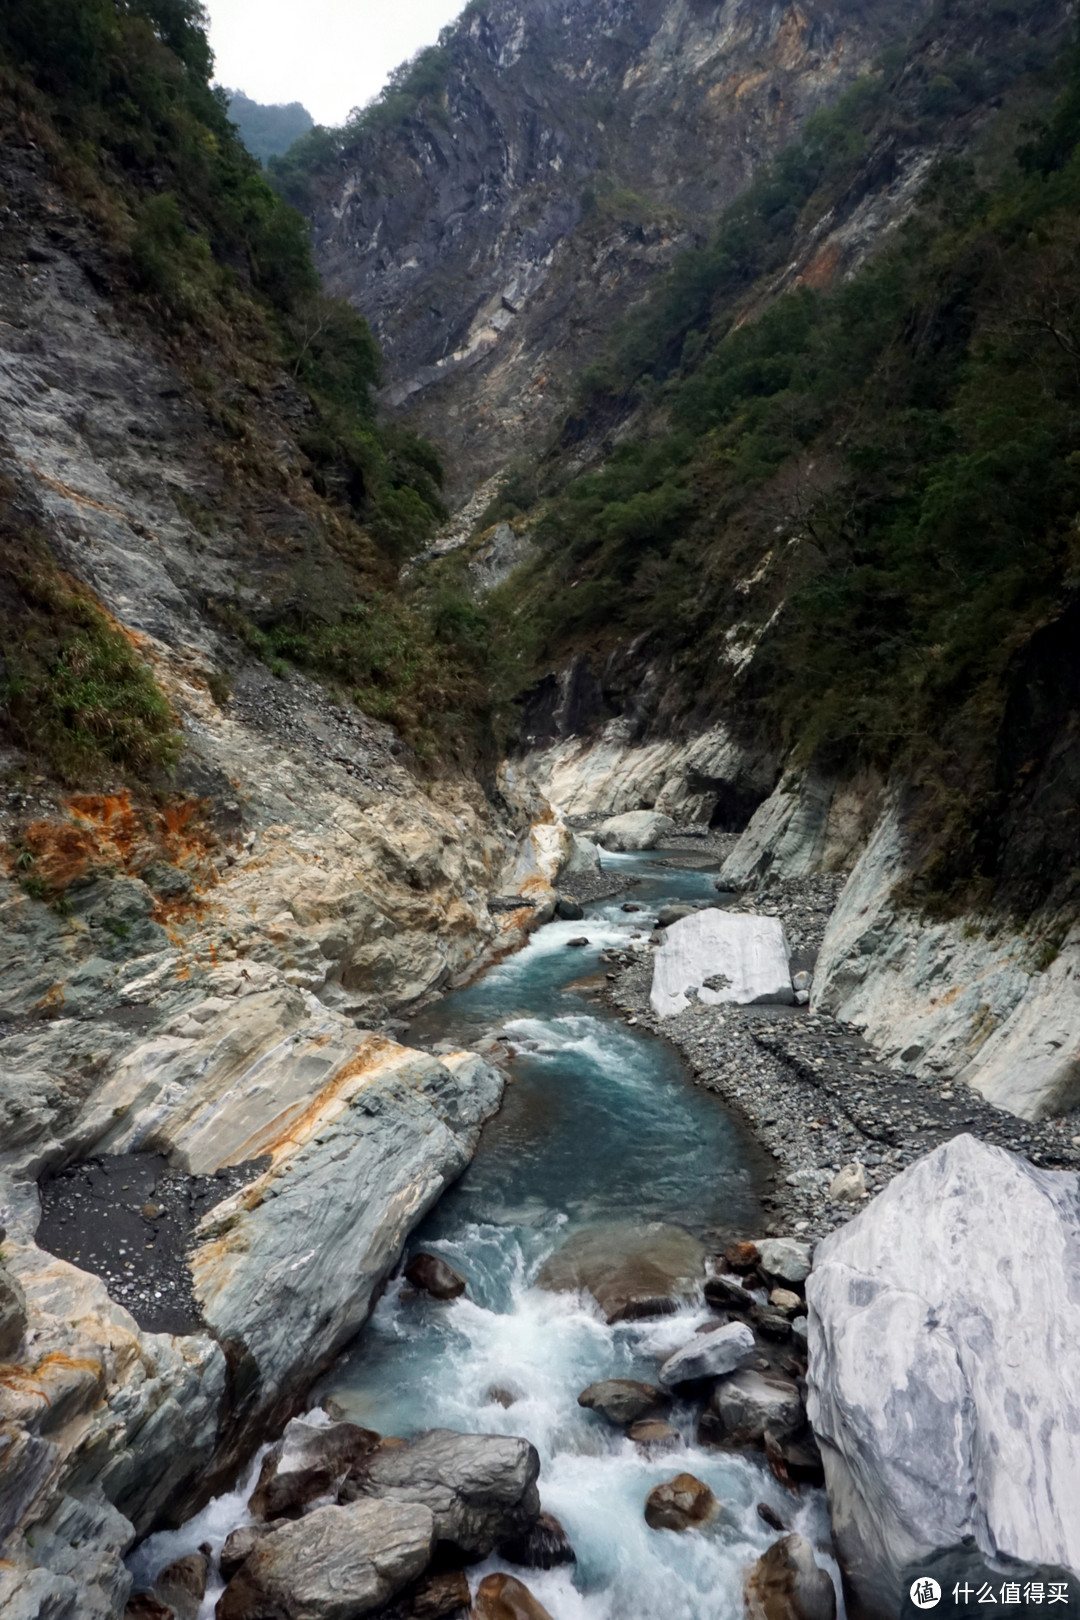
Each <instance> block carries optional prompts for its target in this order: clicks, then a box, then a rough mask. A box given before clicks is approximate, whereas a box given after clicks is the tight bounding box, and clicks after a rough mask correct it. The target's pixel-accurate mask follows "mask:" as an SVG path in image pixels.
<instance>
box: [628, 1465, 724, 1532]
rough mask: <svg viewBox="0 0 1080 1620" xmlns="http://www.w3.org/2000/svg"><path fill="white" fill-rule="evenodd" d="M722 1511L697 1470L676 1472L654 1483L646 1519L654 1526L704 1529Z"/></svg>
mask: <svg viewBox="0 0 1080 1620" xmlns="http://www.w3.org/2000/svg"><path fill="white" fill-rule="evenodd" d="M719 1512H720V1504H719V1502H718V1501H717V1500H716V1497H715V1496H714V1495H713V1493H712V1491H711V1490H710V1489H709V1487H708V1486H707V1485H705V1484H703V1482H702V1481H701V1480H700V1479H695V1478H694V1476H693V1474H676V1476H675V1478H674V1479H669V1480H667V1481H666V1482H665V1483H664V1484H663V1485H657V1486H654V1488H653V1489H652V1490H651V1491H650V1492H649V1494H648V1496H647V1497H646V1498H645V1523H646V1524H647V1525H648V1526H649V1529H650V1530H677V1531H683V1530H700V1529H701V1527H702V1525H706V1524H709V1523H710V1522H711V1521H712V1520H713V1519H715V1518H716V1516H717V1514H718V1513H719Z"/></svg>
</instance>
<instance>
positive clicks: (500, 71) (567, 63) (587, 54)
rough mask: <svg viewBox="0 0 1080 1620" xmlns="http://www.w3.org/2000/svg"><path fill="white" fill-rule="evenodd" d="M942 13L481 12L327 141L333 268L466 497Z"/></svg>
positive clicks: (755, 1) (732, 8)
mask: <svg viewBox="0 0 1080 1620" xmlns="http://www.w3.org/2000/svg"><path fill="white" fill-rule="evenodd" d="M929 3H930V0H904V3H903V4H900V5H898V4H895V3H893V4H884V3H879V0H857V3H846V4H844V5H840V6H837V5H826V4H822V3H819V0H806V3H805V4H794V5H787V6H781V5H774V4H765V3H762V0H723V3H721V4H707V3H706V4H703V3H701V0H665V3H663V4H653V3H651V0H649V3H645V0H598V3H596V4H589V5H583V4H581V3H580V0H528V3H525V4H522V3H521V0H491V3H490V4H473V5H470V6H469V7H468V8H467V10H466V11H465V13H464V15H463V17H462V19H461V20H460V22H459V23H457V24H456V25H454V26H453V27H452V28H450V29H448V30H446V31H444V34H443V37H442V39H441V41H440V45H439V47H438V49H437V50H435V51H432V52H429V53H426V55H425V56H424V57H422V58H421V59H420V61H419V62H418V63H417V65H416V66H415V67H414V68H413V69H412V70H411V72H410V73H409V74H407V75H405V76H403V77H402V80H401V82H400V84H399V85H398V86H396V87H395V88H394V89H393V91H392V92H391V93H390V94H389V95H387V96H386V97H385V98H384V101H383V103H382V104H381V106H378V107H376V108H375V109H374V115H373V114H372V113H369V114H367V115H366V116H364V117H362V118H361V119H360V120H359V121H358V123H357V124H356V125H355V126H354V127H352V128H346V129H345V130H343V131H340V132H337V133H336V135H335V137H334V139H333V140H332V141H330V142H329V143H328V144H327V143H326V142H323V143H322V144H319V143H317V142H312V143H311V146H310V154H311V157H312V158H313V159H316V160H317V161H316V162H315V167H314V169H313V171H312V174H311V176H310V182H309V184H310V189H309V191H308V193H307V195H306V198H305V197H304V194H303V193H302V192H298V193H297V194H296V195H297V200H298V201H303V202H306V209H307V211H308V212H310V214H311V216H312V218H313V221H314V244H315V253H316V259H317V262H318V264H319V268H320V270H321V271H322V273H323V276H324V279H325V281H326V284H327V286H328V288H329V289H330V290H331V291H332V292H334V293H335V294H339V295H341V296H343V297H347V298H348V299H349V300H350V302H352V303H353V305H354V306H355V307H356V308H357V309H358V310H359V311H360V312H361V313H362V314H363V315H364V316H366V318H367V319H368V320H369V321H370V322H371V325H372V327H373V329H374V331H375V333H376V335H377V337H378V339H379V342H380V344H381V345H382V348H383V351H384V354H385V356H386V365H387V388H386V395H385V397H386V399H387V401H388V402H389V403H390V404H391V405H392V406H393V407H394V408H395V409H399V410H403V411H405V412H406V413H407V416H408V420H409V421H410V423H411V424H412V425H413V426H415V427H416V428H417V429H418V430H419V431H422V432H425V433H429V434H430V435H431V436H432V437H434V438H435V439H437V440H438V442H439V443H440V444H441V445H442V446H443V447H444V449H445V452H446V454H447V458H448V464H449V467H450V472H451V489H452V491H453V492H454V494H455V495H458V494H462V495H463V494H467V493H468V492H470V491H471V489H473V488H474V487H475V486H476V485H477V484H478V483H480V482H481V481H482V480H483V479H484V478H485V477H487V476H488V475H490V474H491V473H492V472H494V471H496V470H497V469H499V468H500V467H502V466H503V465H504V464H505V463H506V462H507V461H508V460H510V459H511V458H512V457H513V456H515V455H518V454H520V453H522V452H523V451H526V450H527V449H529V448H530V447H531V446H532V445H533V444H534V443H535V442H536V439H537V436H538V435H543V434H544V433H545V432H546V431H547V430H548V429H549V428H550V427H551V426H552V424H553V423H554V422H555V420H556V418H557V417H558V416H559V414H560V412H561V411H562V410H563V409H564V408H565V405H566V403H567V399H568V395H569V388H570V384H571V382H572V379H573V377H574V375H575V373H576V372H577V371H579V370H580V369H581V368H582V367H583V366H584V365H586V364H587V363H588V362H589V361H590V360H592V359H593V358H594V357H595V355H596V354H597V352H598V350H599V347H600V345H601V343H602V341H603V338H604V336H605V334H606V333H607V332H608V331H609V330H610V328H611V325H612V323H613V321H614V320H615V319H616V318H617V316H618V315H619V314H620V313H621V312H622V311H624V310H625V309H626V308H627V307H628V305H629V304H631V303H632V302H633V301H634V299H635V298H637V297H639V296H640V295H641V293H642V291H643V290H644V289H645V288H646V287H647V286H648V285H649V283H650V281H651V280H652V279H653V277H654V276H655V274H656V271H657V270H658V269H659V268H662V267H663V266H665V265H668V264H670V263H671V261H672V258H673V257H674V255H675V254H676V253H677V252H678V250H679V248H680V247H684V246H687V245H689V244H691V243H693V242H695V241H696V240H698V239H699V238H700V236H701V233H702V231H703V230H704V228H705V225H706V222H707V221H708V220H709V219H711V218H712V217H714V216H715V215H716V214H717V213H718V212H719V211H720V210H721V209H722V208H724V207H725V206H726V205H727V204H728V203H730V202H731V201H732V199H733V198H734V197H736V196H737V195H738V193H739V192H740V191H741V190H742V189H743V188H744V187H745V186H746V184H747V183H748V181H749V180H750V179H751V177H752V176H753V174H754V173H755V172H756V170H757V169H758V168H759V166H760V165H761V164H762V163H763V162H764V161H765V160H766V159H767V158H768V157H770V156H772V155H774V154H775V153H776V152H777V151H778V150H779V149H780V148H781V147H782V146H783V145H785V144H786V143H787V142H789V141H790V140H791V139H792V138H793V137H794V135H795V134H796V133H797V132H798V131H799V129H800V128H801V127H802V126H803V124H804V123H805V121H806V119H807V118H808V116H809V115H811V114H812V113H813V112H814V111H815V110H817V109H818V108H820V107H822V106H824V105H825V104H827V103H828V102H830V101H833V100H835V99H836V97H837V96H838V95H839V94H840V93H841V92H842V91H843V90H844V89H845V88H846V87H847V86H848V85H850V84H851V83H852V82H853V81H854V80H855V79H856V78H858V76H859V75H860V74H863V73H865V72H866V70H867V69H868V68H869V67H870V65H871V64H872V62H873V61H874V60H875V59H876V58H877V57H878V56H879V54H880V53H881V51H882V49H883V48H884V47H885V46H886V45H888V44H889V43H891V42H893V41H895V40H896V39H898V38H902V37H903V36H904V35H905V34H906V33H907V32H908V31H909V30H910V29H911V28H912V27H913V26H914V25H915V24H916V23H917V22H918V20H919V19H920V17H921V16H923V15H924V14H925V12H926V11H927V10H928V9H929ZM298 157H299V154H298ZM278 172H279V174H281V175H282V178H283V180H284V179H286V178H287V172H286V170H284V169H279V171H278ZM293 178H294V182H295V179H296V176H295V174H294V176H293Z"/></svg>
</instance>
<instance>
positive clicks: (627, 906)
mask: <svg viewBox="0 0 1080 1620" xmlns="http://www.w3.org/2000/svg"><path fill="white" fill-rule="evenodd" d="M619 909H620V911H640V910H641V909H642V908H641V907H640V906H639V905H638V903H637V901H636V900H624V901H623V903H622V905H621V906H620V907H619Z"/></svg>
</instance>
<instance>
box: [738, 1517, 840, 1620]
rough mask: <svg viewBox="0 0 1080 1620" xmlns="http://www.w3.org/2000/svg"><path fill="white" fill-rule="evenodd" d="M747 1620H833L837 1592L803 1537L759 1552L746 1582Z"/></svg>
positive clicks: (779, 1543) (774, 1544) (786, 1540)
mask: <svg viewBox="0 0 1080 1620" xmlns="http://www.w3.org/2000/svg"><path fill="white" fill-rule="evenodd" d="M746 1616H747V1620H835V1616H836V1589H835V1588H834V1586H833V1583H832V1580H831V1578H830V1576H829V1574H828V1572H827V1571H826V1570H824V1569H822V1568H821V1566H820V1565H819V1564H818V1563H817V1562H816V1561H815V1559H814V1549H813V1547H811V1545H810V1543H809V1542H808V1541H807V1540H806V1538H805V1536H785V1537H784V1539H783V1541H774V1542H773V1544H772V1546H771V1547H770V1548H769V1550H768V1552H766V1553H762V1555H761V1557H760V1558H759V1559H758V1561H757V1563H756V1564H755V1565H754V1567H753V1569H752V1570H751V1571H750V1574H749V1576H748V1577H747V1581H746Z"/></svg>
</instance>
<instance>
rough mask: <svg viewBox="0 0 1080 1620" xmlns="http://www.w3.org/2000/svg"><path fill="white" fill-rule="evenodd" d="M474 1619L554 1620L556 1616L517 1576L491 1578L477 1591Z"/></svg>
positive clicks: (492, 1576)
mask: <svg viewBox="0 0 1080 1620" xmlns="http://www.w3.org/2000/svg"><path fill="white" fill-rule="evenodd" d="M470 1620H552V1616H551V1615H550V1614H549V1613H548V1611H547V1609H545V1608H544V1605H543V1604H542V1603H541V1602H540V1601H539V1599H538V1598H534V1597H533V1595H532V1593H531V1592H530V1591H529V1588H528V1587H527V1586H525V1585H524V1584H523V1583H522V1582H521V1581H519V1580H515V1578H514V1576H513V1575H488V1576H485V1578H484V1579H483V1580H482V1581H481V1582H480V1585H479V1587H478V1588H477V1593H476V1601H475V1603H474V1604H473V1607H472V1613H471V1617H470Z"/></svg>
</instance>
